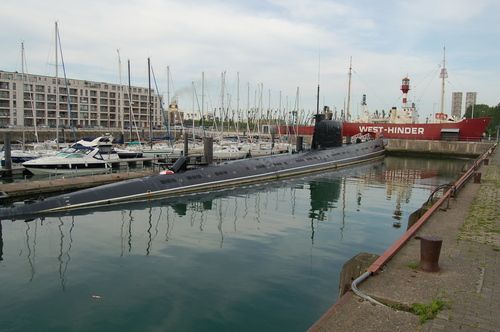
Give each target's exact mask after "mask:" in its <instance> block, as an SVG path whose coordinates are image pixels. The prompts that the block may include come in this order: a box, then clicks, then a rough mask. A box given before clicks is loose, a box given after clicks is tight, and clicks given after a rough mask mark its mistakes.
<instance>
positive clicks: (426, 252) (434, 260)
mask: <svg viewBox="0 0 500 332" xmlns="http://www.w3.org/2000/svg"><path fill="white" fill-rule="evenodd" d="M416 239H417V240H420V268H421V269H422V270H423V271H426V272H438V271H439V254H440V253H441V245H442V244H443V240H442V239H441V238H439V237H437V236H427V235H423V236H417V237H416Z"/></svg>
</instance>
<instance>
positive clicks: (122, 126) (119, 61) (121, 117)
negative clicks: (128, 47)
mask: <svg viewBox="0 0 500 332" xmlns="http://www.w3.org/2000/svg"><path fill="white" fill-rule="evenodd" d="M116 53H118V79H119V80H120V122H121V129H122V135H124V134H125V132H124V130H125V129H124V124H123V122H124V114H123V86H122V59H121V57H120V49H117V50H116Z"/></svg>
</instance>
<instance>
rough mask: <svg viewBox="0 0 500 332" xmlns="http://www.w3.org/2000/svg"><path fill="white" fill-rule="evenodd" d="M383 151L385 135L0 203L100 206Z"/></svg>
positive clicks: (2, 215)
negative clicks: (339, 145)
mask: <svg viewBox="0 0 500 332" xmlns="http://www.w3.org/2000/svg"><path fill="white" fill-rule="evenodd" d="M383 154H384V144H383V141H382V139H380V138H379V139H375V140H372V141H368V142H364V143H358V144H349V145H345V146H342V147H337V148H330V149H318V150H311V151H307V152H301V153H296V154H286V155H276V156H271V157H260V158H251V159H244V160H238V161H233V162H227V163H224V164H219V165H216V166H208V167H204V168H199V169H195V170H190V171H186V172H183V173H175V174H165V175H153V176H148V177H144V178H140V179H132V180H127V181H122V182H117V183H111V184H107V185H102V186H98V187H94V188H89V189H84V190H79V191H76V192H73V193H68V194H62V195H58V196H54V197H50V198H47V199H44V200H38V201H31V202H25V203H21V204H15V205H14V206H13V207H9V208H2V209H0V220H5V219H22V218H25V219H26V218H30V217H34V216H41V215H46V214H51V213H61V212H64V211H70V210H78V209H89V208H92V207H96V206H106V205H112V204H121V203H124V202H128V201H137V200H150V199H156V198H165V197H170V196H179V195H185V194H190V193H195V192H207V191H213V190H218V189H223V188H231V187H237V186H241V185H246V184H250V183H257V182H268V181H273V180H276V179H282V178H286V177H291V176H299V175H304V174H310V173H313V172H321V171H326V170H331V169H335V168H339V167H343V166H347V165H352V164H356V163H361V162H365V161H369V160H373V159H376V158H379V157H380V156H382V155H383Z"/></svg>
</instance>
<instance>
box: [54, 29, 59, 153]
mask: <svg viewBox="0 0 500 332" xmlns="http://www.w3.org/2000/svg"><path fill="white" fill-rule="evenodd" d="M54 39H55V42H56V43H55V45H56V146H57V149H58V150H59V68H58V67H57V65H58V59H57V21H56V25H55V30H54Z"/></svg>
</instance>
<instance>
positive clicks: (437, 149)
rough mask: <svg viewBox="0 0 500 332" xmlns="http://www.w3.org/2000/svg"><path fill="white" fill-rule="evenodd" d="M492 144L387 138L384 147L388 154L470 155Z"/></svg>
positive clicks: (483, 150) (475, 154) (480, 152)
mask: <svg viewBox="0 0 500 332" xmlns="http://www.w3.org/2000/svg"><path fill="white" fill-rule="evenodd" d="M492 145H493V142H462V141H426V140H406V139H388V140H387V145H386V147H385V148H386V150H387V152H388V153H389V154H391V153H392V154H398V153H404V154H408V153H413V154H433V155H434V154H435V155H450V156H468V157H471V156H479V155H481V154H483V153H484V152H486V151H487V150H488V149H489V148H490V147H491V146H492Z"/></svg>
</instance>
